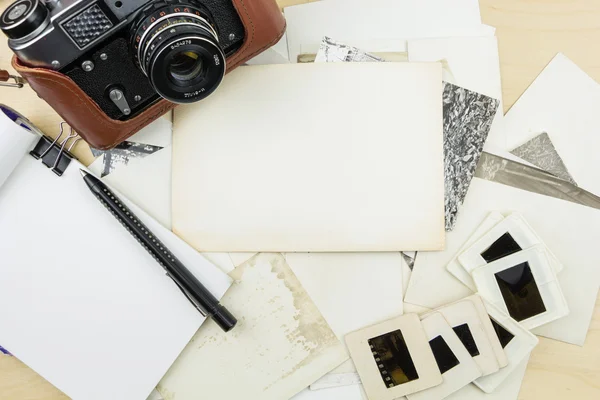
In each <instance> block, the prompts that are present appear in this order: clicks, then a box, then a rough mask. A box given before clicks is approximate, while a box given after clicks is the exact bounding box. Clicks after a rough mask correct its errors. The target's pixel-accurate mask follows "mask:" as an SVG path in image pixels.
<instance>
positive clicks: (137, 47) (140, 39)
mask: <svg viewBox="0 0 600 400" xmlns="http://www.w3.org/2000/svg"><path fill="white" fill-rule="evenodd" d="M175 10H178V11H175ZM185 10H187V11H185ZM173 17H187V18H195V19H196V20H198V22H199V23H200V24H206V25H207V26H209V27H210V29H211V30H212V34H213V35H214V37H215V40H217V41H218V37H219V36H218V34H217V31H216V30H215V28H214V27H213V26H212V24H211V23H210V22H209V21H208V19H207V18H206V16H205V15H204V14H203V13H202V12H201V11H200V10H198V9H196V8H193V7H181V6H168V7H164V8H161V9H158V10H156V11H154V12H153V13H152V14H150V15H148V16H147V17H146V18H144V20H143V21H142V22H141V23H140V24H139V26H138V28H137V30H136V33H135V35H134V38H133V48H134V51H135V53H136V56H137V60H138V62H139V61H141V59H142V51H141V48H142V47H144V45H143V44H144V40H145V39H146V36H148V34H149V32H151V31H152V30H153V29H154V28H155V27H156V26H157V25H159V24H160V23H161V22H164V21H166V20H168V19H169V18H173Z"/></svg>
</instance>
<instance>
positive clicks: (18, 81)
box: [0, 75, 26, 89]
mask: <svg viewBox="0 0 600 400" xmlns="http://www.w3.org/2000/svg"><path fill="white" fill-rule="evenodd" d="M9 79H12V80H13V81H14V82H9V81H8V80H9ZM25 83H26V82H25V79H23V78H21V77H20V76H15V75H4V76H0V86H5V87H15V88H19V89H20V88H22V87H23V85H25Z"/></svg>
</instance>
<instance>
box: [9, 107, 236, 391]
mask: <svg viewBox="0 0 600 400" xmlns="http://www.w3.org/2000/svg"><path fill="white" fill-rule="evenodd" d="M0 120H1V122H2V126H1V127H0V149H6V147H5V145H6V144H7V143H9V142H10V141H12V142H13V145H14V142H15V141H17V142H25V143H26V144H27V146H25V145H22V146H20V149H21V159H20V161H19V162H17V163H15V162H13V163H11V164H12V167H14V170H13V171H12V174H11V175H10V176H9V177H8V179H7V180H6V181H5V183H4V185H3V186H2V187H1V188H0V237H1V238H2V239H1V240H0V277H2V281H3V282H4V284H3V285H2V290H0V321H2V329H0V343H1V344H2V346H3V347H5V348H6V349H8V350H9V351H10V352H11V353H13V354H14V355H15V356H17V357H18V358H19V359H20V360H21V361H23V362H24V363H25V364H27V365H28V366H29V367H31V368H32V369H33V370H35V371H36V372H37V373H39V374H40V375H41V376H43V377H44V378H45V379H47V380H48V381H49V382H50V383H52V384H53V385H54V386H56V387H57V388H58V389H60V390H62V391H63V392H64V393H65V394H67V395H68V396H69V397H71V398H73V399H75V400H78V399H82V400H106V399H111V400H120V399H123V400H136V399H140V400H144V399H146V397H147V396H148V395H149V394H150V392H151V391H152V389H153V388H154V386H155V385H156V384H157V383H158V381H159V380H160V379H161V377H162V376H163V375H164V374H165V373H166V372H167V370H168V368H169V367H170V366H171V364H172V363H173V362H174V361H175V359H176V358H177V356H178V355H179V353H180V352H181V350H183V348H184V347H185V345H186V344H187V343H188V341H189V340H190V339H191V338H192V336H193V335H194V333H195V332H196V330H197V329H198V328H199V326H200V324H201V323H202V322H203V321H204V318H203V317H202V316H201V315H200V313H199V312H198V311H197V310H196V309H195V308H194V307H193V306H192V305H191V303H190V302H189V301H188V300H187V299H186V298H185V296H184V295H183V294H182V293H181V292H180V290H179V289H178V287H177V286H176V285H175V284H174V283H173V281H172V280H171V279H170V278H168V277H167V276H166V275H165V271H164V270H163V269H162V267H161V266H160V265H159V264H158V263H157V262H156V261H155V260H154V259H153V258H152V256H151V255H150V254H148V253H147V252H146V250H144V248H142V246H140V244H139V243H138V242H137V241H136V240H135V239H134V238H133V237H132V236H131V235H130V234H129V233H128V232H127V231H126V230H125V229H124V228H123V227H122V226H121V224H120V223H119V222H118V221H117V220H116V219H115V218H114V217H113V216H112V215H110V213H109V212H108V211H107V210H106V209H105V208H104V207H103V206H102V205H101V204H100V202H98V201H97V200H96V199H95V198H94V196H93V195H92V193H91V192H90V190H89V189H88V188H87V186H86V184H85V183H84V182H83V179H82V178H81V175H80V174H79V168H80V167H81V165H80V164H79V163H78V162H77V161H72V162H71V165H70V166H69V167H68V168H67V170H66V172H65V174H64V175H63V176H62V177H59V176H57V175H55V174H54V173H52V171H51V170H50V169H48V168H46V167H45V166H44V165H43V164H42V163H41V161H39V160H35V159H34V158H33V157H32V156H30V155H29V154H27V151H28V150H30V149H31V147H32V145H33V144H34V143H35V142H36V141H37V140H36V137H35V136H33V135H31V134H29V133H27V132H26V131H23V130H22V128H18V127H16V125H14V124H13V123H12V121H9V120H8V119H7V118H6V117H5V116H4V114H1V113H0ZM15 128H16V130H15ZM13 148H15V149H16V148H17V147H16V146H15V147H13ZM7 161H10V160H7V159H5V158H3V159H0V168H8V167H9V165H8V163H7ZM13 161H14V159H13ZM122 200H123V202H124V203H126V204H127V206H128V207H129V208H130V209H131V210H132V211H133V212H134V213H135V214H136V215H137V216H138V217H139V219H140V220H142V221H143V222H144V223H145V224H146V225H147V226H148V228H150V230H151V231H153V232H154V234H155V235H156V236H157V237H158V238H159V239H160V240H161V241H163V242H164V243H165V245H167V246H168V247H169V248H170V249H171V251H172V252H173V253H174V254H175V255H176V256H177V257H178V258H179V259H180V260H181V261H182V262H183V263H184V264H185V265H186V266H187V267H188V268H189V269H190V270H191V271H192V272H193V273H194V274H195V275H196V276H197V277H198V279H199V280H200V281H201V282H202V283H204V284H205V285H206V286H207V287H208V288H209V290H211V292H212V293H213V294H214V295H215V296H216V297H217V298H221V297H222V296H223V294H224V293H225V291H226V290H227V289H228V288H229V286H230V284H231V280H230V278H229V277H228V276H227V275H225V274H224V273H222V272H221V271H220V270H219V269H218V268H217V267H215V266H214V265H212V264H211V263H209V262H208V261H206V260H205V259H204V258H202V257H201V256H200V255H199V254H198V253H197V252H196V251H195V250H193V249H192V248H191V247H189V246H188V245H186V244H185V243H184V242H183V241H181V240H180V239H179V238H177V237H176V236H175V235H173V234H172V233H171V232H169V231H168V230H166V229H165V228H163V227H162V226H161V225H160V224H159V223H158V222H156V221H155V220H153V219H151V218H149V217H148V216H147V214H146V213H144V212H143V211H141V210H140V209H139V208H138V207H136V206H135V205H134V204H132V203H131V202H129V201H127V200H126V199H125V198H122ZM210 323H212V322H210Z"/></svg>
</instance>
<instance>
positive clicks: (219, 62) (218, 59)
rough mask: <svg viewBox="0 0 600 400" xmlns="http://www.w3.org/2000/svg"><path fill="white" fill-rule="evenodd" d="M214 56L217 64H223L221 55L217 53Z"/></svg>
mask: <svg viewBox="0 0 600 400" xmlns="http://www.w3.org/2000/svg"><path fill="white" fill-rule="evenodd" d="M213 57H214V59H215V65H221V59H220V58H219V56H218V55H216V54H215V55H214V56H213Z"/></svg>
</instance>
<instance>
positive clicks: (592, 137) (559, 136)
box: [503, 54, 600, 195]
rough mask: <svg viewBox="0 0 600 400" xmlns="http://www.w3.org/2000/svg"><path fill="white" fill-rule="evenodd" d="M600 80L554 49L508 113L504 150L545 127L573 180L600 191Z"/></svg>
mask: <svg viewBox="0 0 600 400" xmlns="http://www.w3.org/2000/svg"><path fill="white" fill-rule="evenodd" d="M598 109H600V85H599V84H598V83H597V82H596V81H594V80H593V79H592V78H591V77H590V76H588V75H587V74H586V73H585V72H583V71H582V70H581V69H580V68H579V67H578V66H577V65H575V63H573V62H572V61H571V60H569V59H568V58H567V57H566V56H565V55H563V54H558V55H557V56H556V57H555V58H554V59H553V60H552V62H551V63H550V64H549V65H548V66H547V67H546V68H545V69H544V71H543V72H542V73H541V74H540V75H539V76H538V77H537V79H536V80H535V81H534V82H533V83H532V84H531V86H530V87H529V88H528V89H527V90H526V91H525V93H524V94H523V95H522V96H521V97H520V98H519V100H518V101H517V102H516V103H515V105H514V106H513V107H512V108H511V109H510V112H508V113H507V114H506V117H505V120H504V123H503V126H504V130H505V131H506V138H507V144H506V150H513V149H514V148H516V147H518V146H520V145H522V144H523V143H525V142H527V141H528V140H530V139H532V138H533V137H535V136H537V135H539V134H540V133H543V132H546V133H548V136H549V137H550V139H551V141H552V143H553V144H554V146H555V148H556V151H557V152H558V154H559V155H560V157H561V158H562V160H563V162H564V164H565V166H566V169H567V170H568V172H569V173H570V174H571V176H572V177H573V179H574V180H575V182H576V183H577V185H578V186H579V187H581V188H583V189H585V190H588V191H590V192H592V193H594V194H596V195H600V168H598V166H597V158H598V153H599V152H600V135H598V134H597V133H596V131H598V129H600V116H599V114H598Z"/></svg>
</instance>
